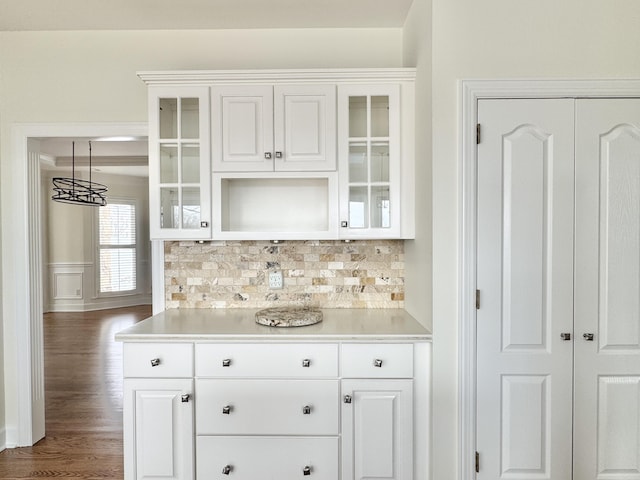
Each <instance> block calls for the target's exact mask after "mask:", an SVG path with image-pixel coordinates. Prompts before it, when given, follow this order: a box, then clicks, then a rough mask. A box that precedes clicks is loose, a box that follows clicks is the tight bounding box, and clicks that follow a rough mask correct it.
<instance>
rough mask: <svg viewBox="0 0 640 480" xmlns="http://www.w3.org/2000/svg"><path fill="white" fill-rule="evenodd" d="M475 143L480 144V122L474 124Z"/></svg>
mask: <svg viewBox="0 0 640 480" xmlns="http://www.w3.org/2000/svg"><path fill="white" fill-rule="evenodd" d="M476 144H477V145H480V124H479V123H478V124H476Z"/></svg>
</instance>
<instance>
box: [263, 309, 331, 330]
mask: <svg viewBox="0 0 640 480" xmlns="http://www.w3.org/2000/svg"><path fill="white" fill-rule="evenodd" d="M321 321H322V312H321V311H320V310H319V309H314V308H305V307H274V308H265V309H263V310H259V311H257V312H256V323H259V324H260V325H266V326H268V327H304V326H306V325H314V324H316V323H319V322H321Z"/></svg>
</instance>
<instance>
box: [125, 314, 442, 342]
mask: <svg viewBox="0 0 640 480" xmlns="http://www.w3.org/2000/svg"><path fill="white" fill-rule="evenodd" d="M258 310H259V309H249V308H235V309H204V308H193V309H172V310H165V311H164V312H162V313H158V314H156V315H154V316H152V317H150V318H147V319H146V320H143V321H141V322H139V323H136V324H135V325H133V326H131V327H129V328H127V329H125V330H123V331H121V332H118V333H117V334H116V336H115V339H116V340H118V341H123V342H132V341H135V342H140V341H156V342H157V341H172V342H173V341H194V340H218V341H219V340H241V341H246V340H252V339H253V340H261V341H265V340H266V341H289V340H292V341H293V340H296V341H300V340H303V341H304V340H307V341H312V340H359V339H360V340H368V341H370V340H387V341H388V340H405V341H406V340H419V341H430V340H431V332H430V331H429V330H427V329H426V328H424V327H423V326H422V325H421V324H420V323H418V321H416V320H415V319H414V318H413V317H412V316H411V315H409V314H408V313H407V312H406V311H404V310H401V309H347V308H345V309H322V313H323V321H322V322H320V323H316V324H315V325H308V326H304V327H289V328H282V327H268V326H264V325H259V324H257V323H256V322H255V314H256V312H257V311H258Z"/></svg>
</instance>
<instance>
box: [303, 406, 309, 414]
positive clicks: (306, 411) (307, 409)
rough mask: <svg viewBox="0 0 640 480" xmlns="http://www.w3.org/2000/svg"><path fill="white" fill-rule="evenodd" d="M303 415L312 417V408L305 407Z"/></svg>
mask: <svg viewBox="0 0 640 480" xmlns="http://www.w3.org/2000/svg"><path fill="white" fill-rule="evenodd" d="M302 414H303V415H310V414H311V406H310V405H305V406H304V407H302Z"/></svg>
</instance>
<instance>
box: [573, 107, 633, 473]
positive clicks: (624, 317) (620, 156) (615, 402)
mask: <svg viewBox="0 0 640 480" xmlns="http://www.w3.org/2000/svg"><path fill="white" fill-rule="evenodd" d="M576 112H577V115H576V236H575V243H576V257H575V258H576V266H575V268H576V270H575V327H576V328H575V333H576V339H575V413H574V419H575V420H574V428H575V433H574V451H575V462H574V478H575V479H576V480H578V479H579V480H582V479H585V480H591V479H598V480H610V479H616V480H639V479H640V99H615V100H612V99H590V100H578V101H577V110H576Z"/></svg>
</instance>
